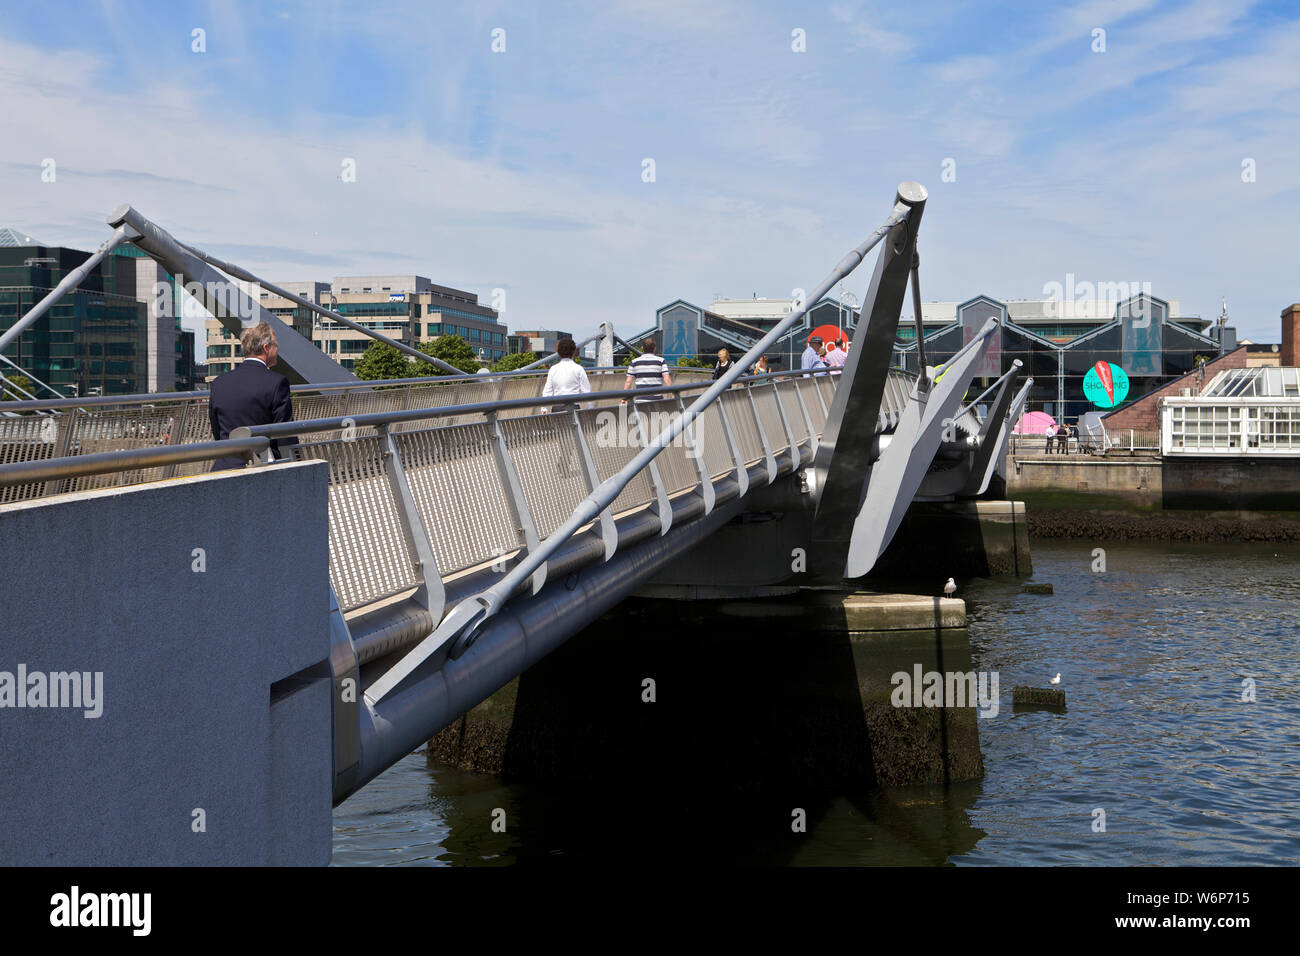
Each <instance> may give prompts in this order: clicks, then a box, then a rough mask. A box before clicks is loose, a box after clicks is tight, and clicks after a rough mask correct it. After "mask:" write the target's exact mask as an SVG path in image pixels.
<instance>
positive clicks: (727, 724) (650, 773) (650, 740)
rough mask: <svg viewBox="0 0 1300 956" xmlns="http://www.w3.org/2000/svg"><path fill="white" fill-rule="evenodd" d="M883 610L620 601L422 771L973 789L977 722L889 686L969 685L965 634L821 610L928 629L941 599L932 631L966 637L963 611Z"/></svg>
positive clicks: (452, 730)
mask: <svg viewBox="0 0 1300 956" xmlns="http://www.w3.org/2000/svg"><path fill="white" fill-rule="evenodd" d="M884 597H885V596H870V598H867V599H864V600H861V601H854V600H846V596H845V595H843V594H839V595H835V594H824V595H813V596H812V597H811V599H810V600H808V603H807V605H806V606H804V605H800V604H797V603H796V601H804V600H805V597H804V596H801V597H800V598H799V599H790V600H776V601H772V602H748V601H740V602H736V601H733V602H718V603H708V604H703V603H691V604H684V603H669V602H662V601H648V600H636V601H629V602H626V603H625V604H624V605H623V606H621V607H620V608H619V609H618V610H617V611H615V612H613V613H611V614H609V615H606V617H604V618H602V619H601V620H600V621H598V622H597V623H596V624H594V625H593V626H591V627H589V628H587V629H586V630H585V631H583V632H582V633H580V634H578V635H575V636H574V637H573V638H572V639H570V640H569V642H568V643H566V644H565V645H563V646H562V647H560V648H559V649H558V650H556V651H555V652H554V653H552V654H551V655H550V656H549V657H547V658H546V659H544V660H543V661H541V662H540V663H539V664H537V665H535V666H534V667H532V668H531V669H530V670H528V671H527V672H525V673H524V674H523V675H522V676H520V677H518V678H516V679H515V680H513V681H511V682H510V683H509V684H508V685H506V686H505V687H503V688H502V689H501V690H499V691H497V692H496V693H495V694H493V695H492V696H491V697H490V698H488V699H487V700H486V701H484V702H483V703H482V704H480V705H479V706H477V707H475V708H474V709H473V710H471V711H470V712H469V713H467V714H466V715H464V716H463V717H462V718H461V719H460V720H458V721H457V722H456V723H455V724H453V725H452V726H451V727H449V728H447V729H446V730H444V731H442V732H441V733H440V734H438V735H437V736H436V737H434V738H433V739H432V740H430V741H429V746H428V754H429V757H430V759H432V760H435V761H438V762H441V763H444V764H450V765H452V766H455V767H458V768H461V769H467V770H478V771H485V772H490V773H496V774H501V775H503V776H505V777H506V778H507V779H510V780H517V781H530V780H531V781H548V780H549V781H574V780H591V781H597V780H601V781H608V780H611V779H613V780H628V779H633V780H643V781H645V786H647V787H653V786H658V785H661V784H658V783H655V781H661V782H662V781H675V780H680V779H683V778H706V779H714V780H720V781H723V782H725V786H727V787H728V788H739V789H742V790H743V789H750V788H760V789H761V788H765V787H772V786H779V787H789V786H791V785H792V781H793V782H794V783H793V785H794V786H796V788H797V787H809V788H827V787H831V788H850V789H851V788H871V787H877V786H906V785H910V784H920V783H945V782H950V781H958V780H971V779H977V778H978V777H980V776H982V774H983V761H982V757H981V755H980V750H979V735H978V731H977V714H976V711H975V710H974V709H973V708H969V707H947V708H945V707H935V708H917V707H896V706H894V704H893V703H892V702H891V692H892V691H893V690H894V684H893V683H892V682H891V678H892V677H893V675H895V674H897V673H900V672H905V673H907V674H911V673H913V671H914V669H915V667H916V666H918V665H919V666H921V668H922V669H923V670H924V671H933V670H939V671H954V670H956V671H968V670H970V668H971V661H970V647H969V641H968V636H967V632H966V631H965V629H964V628H961V627H956V628H949V627H942V628H936V627H934V626H933V625H932V623H931V624H930V625H929V626H921V627H906V628H904V629H897V630H877V631H860V632H852V633H850V632H848V631H846V630H845V629H844V628H843V627H842V626H841V627H839V628H837V629H827V628H826V627H823V626H819V624H818V623H817V622H818V621H819V620H822V621H826V620H829V617H828V613H827V612H828V609H829V608H832V607H834V608H835V609H836V610H835V612H833V613H838V614H839V615H840V616H841V617H843V615H844V613H845V610H844V605H847V606H848V607H849V608H850V609H852V610H850V611H849V612H848V613H849V614H851V615H853V619H854V620H856V621H865V620H867V619H868V616H870V619H871V620H872V621H874V622H877V623H878V622H880V621H881V620H882V619H884V618H886V617H890V616H891V615H892V616H893V621H892V623H893V624H895V625H901V624H904V623H908V624H922V623H923V620H922V618H923V617H924V619H925V620H926V621H929V622H932V621H933V618H934V615H935V613H936V611H935V603H936V600H938V601H939V602H940V604H939V611H938V613H939V617H940V619H941V620H948V621H957V620H961V621H963V622H964V604H963V603H962V602H961V601H945V600H942V599H934V598H915V597H912V598H909V599H908V600H906V601H894V602H892V603H891V602H890V601H888V600H879V599H881V598H884ZM764 605H767V606H768V613H767V614H765V615H760V614H758V613H757V611H758V610H759V609H760V608H761V607H762V606H764ZM800 607H802V608H803V611H802V613H794V614H792V613H789V612H790V610H791V609H792V608H794V609H795V610H799V609H800ZM872 607H874V608H875V610H874V611H869V610H868V609H869V608H872ZM909 613H910V614H913V615H914V616H913V617H912V618H911V619H910V620H905V618H904V617H903V615H906V614H909ZM859 615H861V616H859ZM647 682H649V683H647Z"/></svg>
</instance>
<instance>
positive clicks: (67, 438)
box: [41, 408, 81, 497]
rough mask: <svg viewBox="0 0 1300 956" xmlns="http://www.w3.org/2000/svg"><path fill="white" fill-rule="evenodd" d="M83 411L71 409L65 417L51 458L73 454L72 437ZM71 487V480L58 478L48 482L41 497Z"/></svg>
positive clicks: (55, 493) (42, 490)
mask: <svg viewBox="0 0 1300 956" xmlns="http://www.w3.org/2000/svg"><path fill="white" fill-rule="evenodd" d="M80 414H81V409H79V408H70V409H68V413H67V415H65V416H63V421H62V422H60V424H62V425H63V428H62V430H61V431H60V432H59V434H58V442H57V444H56V445H55V448H54V454H52V455H51V456H50V457H51V458H65V457H67V456H68V455H70V454H72V451H71V448H72V436H73V435H74V434H75V433H76V430H77V426H78V425H79V424H80ZM70 485H71V479H69V478H56V479H55V480H54V481H47V482H46V483H45V486H44V487H43V488H42V489H41V497H46V496H48V495H57V494H59V493H60V492H62V491H63V490H64V489H65V488H67V487H69V486H70Z"/></svg>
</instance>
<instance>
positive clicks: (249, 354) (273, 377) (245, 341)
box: [208, 322, 298, 471]
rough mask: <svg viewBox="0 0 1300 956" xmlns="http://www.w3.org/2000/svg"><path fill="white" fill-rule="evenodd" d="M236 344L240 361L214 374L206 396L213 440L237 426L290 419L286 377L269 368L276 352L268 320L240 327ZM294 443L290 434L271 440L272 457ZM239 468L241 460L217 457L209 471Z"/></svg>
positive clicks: (291, 405)
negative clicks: (242, 329)
mask: <svg viewBox="0 0 1300 956" xmlns="http://www.w3.org/2000/svg"><path fill="white" fill-rule="evenodd" d="M239 344H240V347H241V349H242V351H243V354H244V361H243V362H242V363H240V364H239V365H236V366H235V367H234V368H232V369H231V370H230V371H229V372H226V373H225V374H223V375H218V376H217V377H216V379H215V380H214V381H213V382H212V387H211V390H210V393H209V396H208V420H209V422H210V423H211V425H212V438H213V440H214V441H222V440H224V439H226V438H229V437H230V433H231V432H232V431H234V430H235V429H236V428H239V427H241V426H245V425H249V426H251V425H270V424H272V423H274V422H291V421H293V401H292V400H291V399H290V397H289V380H288V379H287V378H285V377H284V376H283V375H281V374H279V373H278V372H273V371H271V369H272V368H274V367H275V363H276V360H277V359H278V358H279V355H280V346H279V345H278V344H277V343H276V341H275V330H274V329H272V328H271V326H270V323H267V322H260V323H258V324H257V325H253V326H250V327H248V328H246V329H244V331H243V334H241V335H240V337H239ZM297 443H298V439H297V438H293V437H290V438H281V439H279V441H278V442H277V441H272V442H271V452H272V454H274V455H275V457H276V458H286V457H288V456H287V455H285V454H282V453H281V449H282V448H286V447H288V446H290V445H296V444H297ZM243 467H244V459H243V458H241V457H237V456H236V457H230V458H218V459H217V460H216V461H214V462H213V463H212V470H213V471H223V470H225V469H227V468H243Z"/></svg>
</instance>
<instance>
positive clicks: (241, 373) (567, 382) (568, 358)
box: [208, 322, 1051, 471]
mask: <svg viewBox="0 0 1300 956" xmlns="http://www.w3.org/2000/svg"><path fill="white" fill-rule="evenodd" d="M240 344H241V346H242V351H243V355H244V361H243V362H242V363H240V364H239V365H236V366H235V367H234V368H233V369H231V370H230V371H229V372H226V373H225V374H223V375H220V376H218V377H217V378H216V380H215V381H213V383H212V386H211V390H210V394H209V400H208V412H209V418H210V424H211V428H212V437H213V439H214V440H216V441H222V440H225V439H227V438H229V437H230V433H231V432H232V431H234V430H235V429H236V428H239V427H240V426H252V425H265V424H270V423H274V422H290V421H293V402H292V399H291V397H290V393H289V380H288V379H287V378H285V377H284V376H283V375H281V374H279V373H278V372H273V371H272V369H273V368H274V367H275V365H276V362H277V359H278V358H279V351H280V350H279V344H278V342H277V341H276V336H275V331H274V330H273V329H272V328H271V326H270V325H269V324H268V323H266V322H260V323H258V324H257V325H255V326H251V327H249V328H247V329H245V330H244V332H243V334H242V335H241V336H240ZM846 347H847V343H846V344H845V345H844V346H841V347H837V343H836V342H834V341H832V342H829V343H823V341H822V339H821V337H820V336H813V337H812V338H811V339H810V340H809V342H808V348H807V349H805V350H804V353H803V358H802V360H801V363H800V364H801V367H802V369H803V370H804V371H816V370H819V369H835V368H843V367H844V362H845V361H846V359H847V353H846V351H845V348H846ZM555 351H556V352H557V353H558V355H559V361H558V362H556V363H555V364H554V365H552V366H551V368H550V370H549V371H548V372H547V373H546V384H545V385H543V386H542V395H543V396H549V395H555V396H560V395H584V394H587V393H589V392H590V391H591V382H590V381H589V380H588V379H587V372H586V369H584V368H583V367H582V366H581V365H580V364H579V363H578V362H577V360H576V356H577V354H578V346H577V345H576V344H575V343H574V341H573V339H571V338H563V339H560V341H559V342H558V343H557V344H556V348H555ZM658 351H659V350H658V345H657V343H656V342H655V340H654V339H652V338H647V339H646V340H645V341H643V342H642V343H641V354H640V355H638V356H637V357H636V358H634V359H633V360H632V363H631V364H630V365H629V366H628V370H627V378H626V379H625V381H624V383H623V388H624V389H629V390H630V389H633V388H635V389H637V390H638V391H639V392H641V390H644V392H643V393H642V394H638V395H637V396H636V401H637V403H638V404H639V403H641V402H653V401H657V400H659V399H661V398H663V397H664V396H663V394H662V393H660V392H658V391H656V389H659V388H667V387H671V386H672V384H673V379H672V375H671V374H670V373H669V371H668V364H667V363H666V362H665V361H664V360H663V358H662V357H661V356H660V355H659V354H658ZM734 367H735V362H734V361H733V360H732V358H731V353H730V351H729V350H728V349H726V348H721V349H719V350H718V361H717V364H715V365H714V367H713V379H714V381H717V380H718V379H720V378H722V376H724V375H726V374H727V373H728V372H729V371H731V370H732V369H733V368H734ZM769 371H770V369H769V368H768V360H767V356H766V355H761V356H759V358H758V361H756V362H755V363H754V364H753V365H752V366H750V369H749V372H750V374H751V375H764V374H766V373H768V372H769ZM542 411H545V409H542ZM295 444H297V439H296V438H293V437H289V438H281V439H279V440H278V441H272V442H271V443H270V445H271V455H272V456H273V457H274V458H277V459H284V458H287V457H289V455H288V454H286V451H287V446H291V445H295ZM1048 450H1049V451H1050V450H1051V442H1050V439H1049V441H1048ZM243 465H244V459H243V457H242V456H241V457H233V456H232V457H228V458H221V459H218V460H217V461H215V462H214V463H213V465H212V470H214V471H218V470H223V469H226V468H242V467H243Z"/></svg>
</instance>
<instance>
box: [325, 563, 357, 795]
mask: <svg viewBox="0 0 1300 956" xmlns="http://www.w3.org/2000/svg"><path fill="white" fill-rule="evenodd" d="M329 662H330V678H331V682H332V684H333V687H332V688H331V691H332V697H331V703H332V712H333V718H334V720H333V735H334V803H335V805H337V804H339V803H341V802H342V801H343V798H344V797H346V796H347V795H348V794H349V793H352V791H354V790H355V789H356V787H357V775H358V774H359V773H360V770H361V674H360V669H359V667H358V664H357V651H356V647H355V646H354V645H353V643H352V635H351V634H350V633H348V622H347V621H346V620H345V619H344V617H343V612H342V610H340V608H339V599H338V597H337V596H336V595H335V593H334V585H333V584H331V585H330V657H329Z"/></svg>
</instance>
